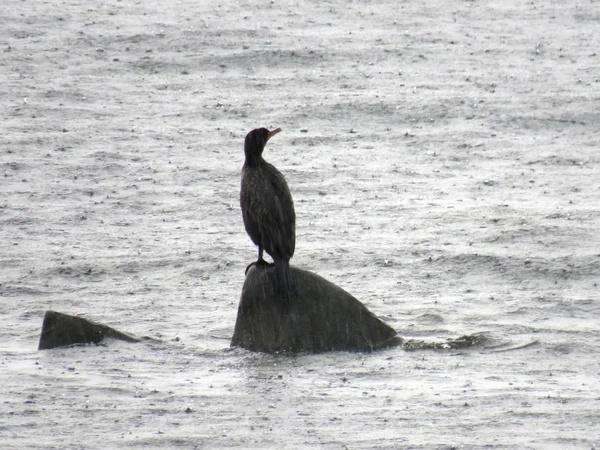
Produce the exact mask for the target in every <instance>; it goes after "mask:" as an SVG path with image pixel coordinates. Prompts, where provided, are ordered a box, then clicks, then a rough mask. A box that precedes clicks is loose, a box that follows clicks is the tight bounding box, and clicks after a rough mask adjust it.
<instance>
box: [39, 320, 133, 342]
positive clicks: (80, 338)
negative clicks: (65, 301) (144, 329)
mask: <svg viewBox="0 0 600 450" xmlns="http://www.w3.org/2000/svg"><path fill="white" fill-rule="evenodd" d="M104 338H113V339H120V340H122V341H127V342H139V341H140V339H138V338H136V337H134V336H131V335H129V334H126V333H122V332H120V331H117V330H115V329H114V328H111V327H109V326H106V325H103V324H101V323H95V322H92V321H90V320H87V319H84V318H82V317H76V316H70V315H68V314H62V313H59V312H56V311H46V314H45V315H44V322H43V324H42V334H41V336H40V343H39V345H38V350H48V349H51V348H56V347H65V346H67V345H73V344H98V343H99V342H100V341H102V340H103V339H104Z"/></svg>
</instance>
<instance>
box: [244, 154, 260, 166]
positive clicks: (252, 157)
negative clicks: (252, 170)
mask: <svg viewBox="0 0 600 450" xmlns="http://www.w3.org/2000/svg"><path fill="white" fill-rule="evenodd" d="M264 162H265V160H264V159H263V158H262V156H261V155H257V154H256V153H246V162H245V163H244V164H245V165H246V167H258V166H260V165H261V164H264Z"/></svg>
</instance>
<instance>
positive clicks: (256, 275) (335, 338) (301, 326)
mask: <svg viewBox="0 0 600 450" xmlns="http://www.w3.org/2000/svg"><path fill="white" fill-rule="evenodd" d="M292 273H293V276H294V279H295V284H296V291H297V292H296V295H295V296H292V299H291V302H290V303H289V304H284V303H283V302H282V300H281V298H280V296H279V295H277V293H276V292H277V288H276V286H278V284H277V283H276V280H275V271H274V268H273V267H270V266H257V265H252V266H251V267H250V268H249V270H248V272H247V274H246V281H245V283H244V287H243V289H242V297H241V299H240V304H239V307H238V315H237V320H236V324H235V330H234V332H233V338H232V339H231V345H232V346H238V347H243V348H246V349H248V350H253V351H261V352H267V353H273V352H285V351H290V352H303V351H305V352H323V351H331V350H345V351H372V350H375V349H379V348H385V347H391V346H395V345H401V344H402V339H401V338H400V337H398V336H396V331H395V330H394V329H393V328H391V327H390V326H389V325H387V324H385V323H384V322H382V321H381V320H379V319H378V318H377V317H376V316H375V315H374V314H373V313H371V312H370V311H369V310H368V309H367V308H366V307H365V306H364V305H363V304H362V303H361V302H359V301H358V300H357V299H356V298H354V297H353V296H352V295H350V294H348V293H347V292H346V291H344V290H343V289H342V288H340V287H338V286H336V285H335V284H333V283H330V282H329V281H327V280H325V279H324V278H322V277H320V276H319V275H316V274H314V273H312V272H309V271H306V270H301V269H298V268H295V267H292Z"/></svg>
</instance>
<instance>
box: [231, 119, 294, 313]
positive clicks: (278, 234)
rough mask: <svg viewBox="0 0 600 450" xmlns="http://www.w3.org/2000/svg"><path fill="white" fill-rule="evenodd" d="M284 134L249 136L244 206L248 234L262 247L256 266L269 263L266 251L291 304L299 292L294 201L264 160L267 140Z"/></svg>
mask: <svg viewBox="0 0 600 450" xmlns="http://www.w3.org/2000/svg"><path fill="white" fill-rule="evenodd" d="M280 131H281V128H277V129H275V130H273V131H269V130H267V129H266V128H257V129H255V130H252V131H250V132H249V133H248V134H247V135H246V141H245V142H244V153H245V155H246V161H245V162H244V166H243V167H242V187H241V191H240V206H241V207H242V216H243V218H244V226H245V227H246V232H247V233H248V236H250V239H252V242H254V244H256V245H258V260H257V261H256V264H267V262H266V261H265V260H264V259H263V251H266V252H267V253H268V254H269V255H271V258H273V262H274V263H275V275H276V279H277V283H278V284H279V289H280V294H281V295H282V297H283V300H284V301H285V302H289V301H290V297H291V294H292V293H293V291H294V289H295V288H294V280H293V277H292V272H291V269H290V258H291V257H292V256H294V249H295V247H296V212H295V211H294V201H293V200H292V194H290V189H289V188H288V185H287V183H286V181H285V178H284V177H283V175H282V174H281V172H280V171H279V170H277V169H276V168H275V166H273V165H272V164H269V163H268V162H267V161H265V160H264V159H263V157H262V152H263V150H264V148H265V145H266V144H267V141H268V140H269V139H270V138H271V137H273V136H275V135H276V134H277V133H279V132H280Z"/></svg>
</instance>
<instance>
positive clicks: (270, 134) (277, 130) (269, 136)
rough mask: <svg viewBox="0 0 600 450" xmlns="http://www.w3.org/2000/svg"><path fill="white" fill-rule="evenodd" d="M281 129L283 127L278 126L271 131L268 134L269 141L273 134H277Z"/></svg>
mask: <svg viewBox="0 0 600 450" xmlns="http://www.w3.org/2000/svg"><path fill="white" fill-rule="evenodd" d="M280 131H281V128H276V129H274V130H273V131H269V134H267V141H268V140H269V139H271V138H272V137H273V136H275V135H276V134H277V133H279V132H280Z"/></svg>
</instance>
